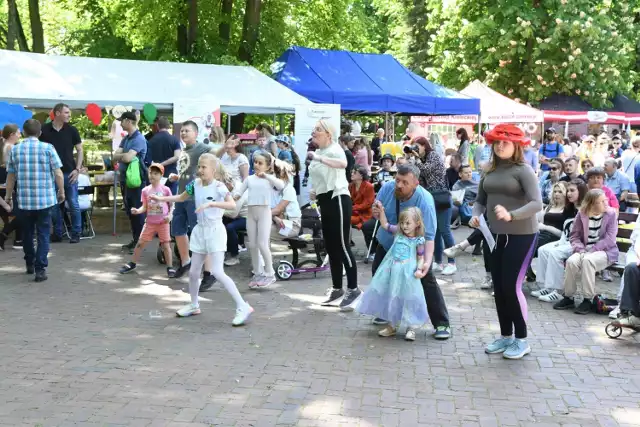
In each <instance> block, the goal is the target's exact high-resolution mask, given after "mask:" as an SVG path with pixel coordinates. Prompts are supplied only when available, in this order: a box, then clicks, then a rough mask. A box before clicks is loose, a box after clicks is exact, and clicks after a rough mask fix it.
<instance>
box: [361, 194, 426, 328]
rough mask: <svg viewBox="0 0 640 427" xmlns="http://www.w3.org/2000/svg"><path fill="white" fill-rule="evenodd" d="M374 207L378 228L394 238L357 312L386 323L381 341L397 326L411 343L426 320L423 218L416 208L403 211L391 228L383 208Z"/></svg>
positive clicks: (380, 206) (379, 205)
mask: <svg viewBox="0 0 640 427" xmlns="http://www.w3.org/2000/svg"><path fill="white" fill-rule="evenodd" d="M375 203H376V204H377V207H378V209H379V210H380V218H379V220H380V227H383V228H384V229H386V230H387V231H389V232H390V233H393V234H395V235H396V236H395V239H394V241H393V245H392V246H391V248H390V249H389V251H388V252H387V255H386V256H385V257H384V259H383V260H382V263H381V264H380V266H379V267H378V269H377V270H376V274H375V275H374V276H373V279H372V280H371V284H370V285H369V287H368V288H367V290H366V291H365V292H364V295H363V296H362V299H361V300H360V303H359V304H358V307H357V308H356V310H357V311H358V312H359V313H362V314H368V315H371V316H375V317H379V318H381V319H386V320H388V321H389V325H388V326H387V327H386V328H384V329H382V330H381V331H379V332H378V335H380V336H381V337H389V336H392V335H395V333H396V331H397V328H398V327H399V326H404V325H406V326H407V332H406V334H405V339H406V340H407V341H414V340H415V339H416V333H415V329H416V328H418V327H420V326H422V325H424V324H425V323H426V322H427V319H428V317H429V316H428V314H427V303H426V301H425V298H424V291H423V289H422V283H421V282H420V279H422V278H423V277H425V276H426V275H427V272H428V270H429V266H428V265H425V259H424V258H425V256H424V255H425V239H424V222H423V220H422V214H421V213H420V210H419V209H418V208H415V207H412V208H408V209H405V210H404V211H402V212H401V213H400V217H399V218H398V225H391V224H389V223H388V222H387V217H386V215H385V213H384V208H383V207H382V204H381V203H380V202H378V201H376V202H375Z"/></svg>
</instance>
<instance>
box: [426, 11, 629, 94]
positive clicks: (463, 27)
mask: <svg viewBox="0 0 640 427" xmlns="http://www.w3.org/2000/svg"><path fill="white" fill-rule="evenodd" d="M637 3H638V2H637V0H636V1H621V0H616V1H612V0H571V1H568V0H560V1H558V0H537V1H534V2H533V4H534V6H531V5H530V4H527V6H523V5H522V3H521V2H514V1H506V0H500V1H490V0H484V1H478V0H458V1H457V2H456V3H455V7H450V8H448V9H446V10H442V11H441V12H440V14H435V15H436V16H434V15H432V19H431V24H430V26H431V27H432V28H433V30H434V31H435V34H434V35H433V36H432V39H433V41H432V42H431V43H430V46H429V47H430V51H429V53H430V56H431V58H432V59H433V62H434V65H435V70H434V71H433V72H432V73H431V77H433V78H436V79H437V80H438V81H439V82H441V83H442V84H444V85H445V86H449V87H453V88H457V89H460V88H462V87H464V86H465V85H466V84H468V83H469V82H470V81H472V80H474V79H479V80H482V81H485V82H487V83H489V84H490V85H491V86H492V87H493V88H495V89H496V90H499V91H502V92H504V93H506V94H507V95H509V96H511V97H513V98H518V99H520V100H522V101H528V102H532V103H535V102H537V101H539V100H541V99H543V98H545V97H547V96H549V95H551V94H553V93H561V94H567V95H579V96H581V97H582V98H583V99H585V100H586V101H587V102H589V103H591V104H592V105H594V106H595V107H602V106H606V105H607V102H608V101H607V100H608V99H610V98H611V97H613V96H614V95H615V94H618V93H623V94H626V93H629V92H630V90H631V88H632V85H633V83H634V81H636V79H637V74H636V71H635V70H634V68H635V61H636V53H635V50H636V43H637V36H636V35H635V34H634V28H633V25H632V22H633V8H637V6H638V5H637ZM434 18H435V19H434Z"/></svg>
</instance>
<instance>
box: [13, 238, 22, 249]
mask: <svg viewBox="0 0 640 427" xmlns="http://www.w3.org/2000/svg"><path fill="white" fill-rule="evenodd" d="M12 247H13V249H17V250H21V249H22V240H14V241H13V246H12Z"/></svg>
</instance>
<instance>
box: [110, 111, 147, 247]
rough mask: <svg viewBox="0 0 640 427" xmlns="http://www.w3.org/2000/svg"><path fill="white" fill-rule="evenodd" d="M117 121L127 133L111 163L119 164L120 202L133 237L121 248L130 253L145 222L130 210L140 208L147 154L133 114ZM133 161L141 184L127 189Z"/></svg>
mask: <svg viewBox="0 0 640 427" xmlns="http://www.w3.org/2000/svg"><path fill="white" fill-rule="evenodd" d="M119 120H120V124H121V126H122V129H123V130H125V131H126V132H127V136H126V137H124V138H123V139H122V142H120V148H118V150H116V152H115V153H114V155H113V161H115V162H119V166H118V173H119V175H120V185H121V187H120V188H121V190H122V200H123V202H124V207H125V211H126V213H127V216H128V217H129V221H130V222H131V234H132V236H133V240H131V242H129V243H127V244H126V245H123V246H122V248H123V249H127V250H129V252H132V251H133V249H134V248H135V247H136V245H137V244H138V239H140V233H142V227H143V226H144V220H145V215H133V214H132V213H131V209H132V208H136V209H138V208H140V207H141V206H142V189H143V188H144V183H145V181H146V180H147V174H146V171H145V166H144V159H145V156H146V154H147V140H146V139H145V137H144V135H142V133H141V132H140V130H139V129H138V118H137V117H136V114H135V113H133V112H131V111H126V112H125V113H123V114H122V115H121V116H120V119H119ZM134 159H138V161H139V165H140V171H141V172H140V173H141V179H142V182H141V184H140V186H139V187H137V188H129V187H127V184H126V178H125V177H126V175H127V168H128V167H129V164H130V163H131V162H133V161H134Z"/></svg>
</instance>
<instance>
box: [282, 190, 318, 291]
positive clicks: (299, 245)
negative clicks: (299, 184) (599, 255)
mask: <svg viewBox="0 0 640 427" xmlns="http://www.w3.org/2000/svg"><path fill="white" fill-rule="evenodd" d="M300 210H301V212H302V227H301V229H300V235H299V236H298V237H292V238H289V239H284V241H285V242H287V243H288V244H289V248H290V249H291V251H292V260H291V262H289V261H287V260H281V261H280V263H279V264H278V267H277V268H276V276H277V277H278V279H280V280H289V279H291V276H293V275H296V274H301V273H313V275H314V277H316V275H317V273H320V272H323V271H327V270H329V257H328V256H327V255H326V253H325V248H324V240H323V239H322V221H321V217H320V211H319V210H318V206H317V205H316V204H315V202H311V203H307V204H306V205H304V206H302V207H301V208H300ZM304 229H308V230H311V234H303V232H304ZM309 244H311V245H313V250H314V252H315V255H316V257H315V259H307V260H304V261H302V262H300V254H299V251H300V250H303V249H306V247H307V245H309ZM323 257H324V258H323Z"/></svg>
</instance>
